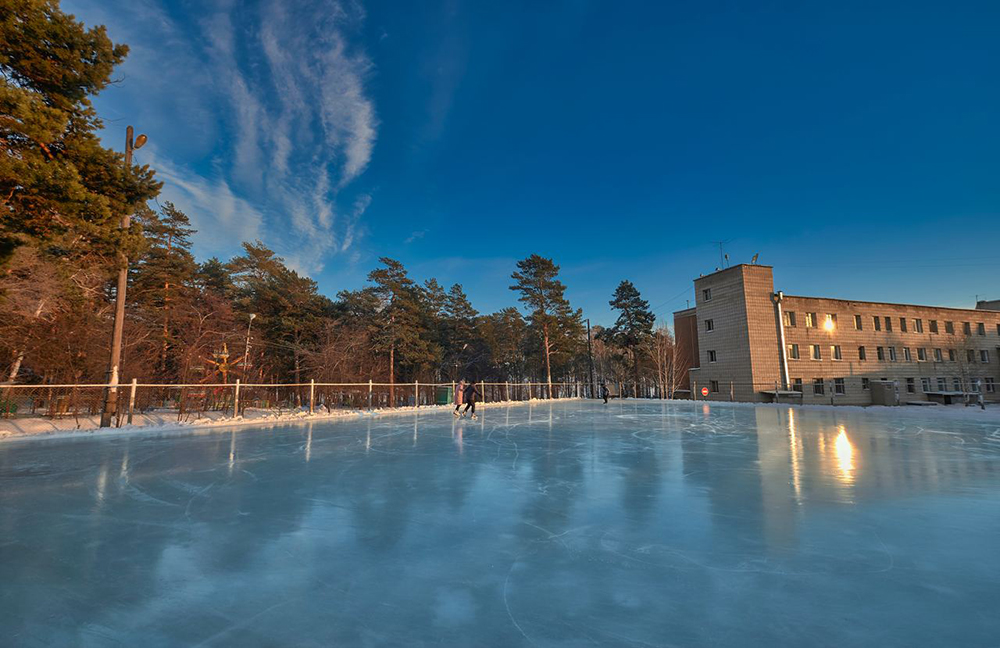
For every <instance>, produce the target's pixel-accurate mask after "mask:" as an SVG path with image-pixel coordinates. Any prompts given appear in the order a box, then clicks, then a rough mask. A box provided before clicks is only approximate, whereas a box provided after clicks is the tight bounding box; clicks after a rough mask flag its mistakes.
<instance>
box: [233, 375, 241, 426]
mask: <svg viewBox="0 0 1000 648" xmlns="http://www.w3.org/2000/svg"><path fill="white" fill-rule="evenodd" d="M239 415H240V379H239V378H237V379H236V388H235V389H234V390H233V418H236V417H238V416H239Z"/></svg>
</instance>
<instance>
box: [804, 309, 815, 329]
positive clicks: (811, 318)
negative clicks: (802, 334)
mask: <svg viewBox="0 0 1000 648" xmlns="http://www.w3.org/2000/svg"><path fill="white" fill-rule="evenodd" d="M814 326H816V313H806V328H812V327H814Z"/></svg>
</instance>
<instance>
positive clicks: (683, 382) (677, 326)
mask: <svg viewBox="0 0 1000 648" xmlns="http://www.w3.org/2000/svg"><path fill="white" fill-rule="evenodd" d="M674 366H675V370H676V372H677V375H676V380H677V383H676V389H680V390H686V391H689V392H690V391H691V375H690V373H689V372H690V371H691V369H692V368H693V367H697V366H698V316H697V312H696V309H694V308H688V309H686V310H682V311H677V312H676V313H674Z"/></svg>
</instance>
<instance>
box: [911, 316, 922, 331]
mask: <svg viewBox="0 0 1000 648" xmlns="http://www.w3.org/2000/svg"><path fill="white" fill-rule="evenodd" d="M913 330H914V331H916V332H917V333H923V332H924V320H922V319H915V320H913Z"/></svg>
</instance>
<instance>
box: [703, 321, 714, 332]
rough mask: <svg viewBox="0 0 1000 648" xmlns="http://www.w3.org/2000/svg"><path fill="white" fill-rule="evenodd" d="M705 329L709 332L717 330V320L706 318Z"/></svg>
mask: <svg viewBox="0 0 1000 648" xmlns="http://www.w3.org/2000/svg"><path fill="white" fill-rule="evenodd" d="M705 330H706V331H707V332H709V333H711V332H712V331H714V330H715V320H710V319H707V320H705Z"/></svg>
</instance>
